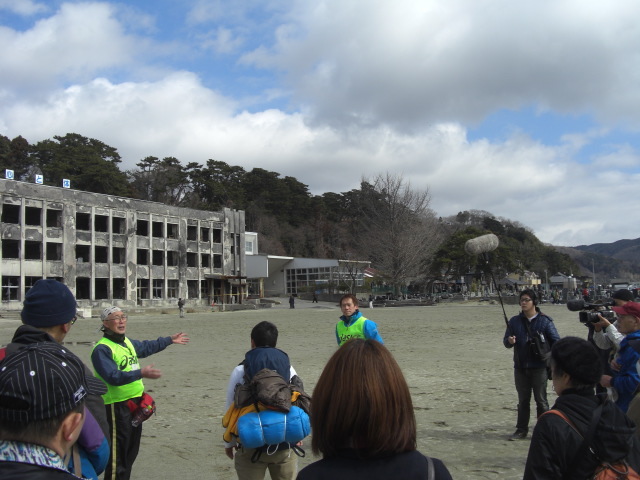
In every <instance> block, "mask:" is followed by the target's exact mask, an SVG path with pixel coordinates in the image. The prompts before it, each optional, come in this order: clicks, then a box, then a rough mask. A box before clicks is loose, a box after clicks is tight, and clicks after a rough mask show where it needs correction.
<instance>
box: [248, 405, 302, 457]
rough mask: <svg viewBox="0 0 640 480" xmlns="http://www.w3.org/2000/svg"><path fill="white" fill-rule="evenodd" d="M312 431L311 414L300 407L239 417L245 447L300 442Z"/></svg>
mask: <svg viewBox="0 0 640 480" xmlns="http://www.w3.org/2000/svg"><path fill="white" fill-rule="evenodd" d="M309 433H311V423H310V421H309V415H307V413H306V412H305V411H304V410H302V409H301V408H298V407H295V406H294V407H291V410H289V413H284V412H276V411H274V410H264V411H262V412H259V413H258V412H252V413H246V414H244V415H243V416H241V417H240V418H239V419H238V436H239V437H240V443H241V444H242V446H243V447H245V448H258V447H262V446H263V445H277V444H278V443H283V442H288V443H292V444H293V443H298V442H299V441H300V440H302V439H303V438H304V437H306V436H307V435H309Z"/></svg>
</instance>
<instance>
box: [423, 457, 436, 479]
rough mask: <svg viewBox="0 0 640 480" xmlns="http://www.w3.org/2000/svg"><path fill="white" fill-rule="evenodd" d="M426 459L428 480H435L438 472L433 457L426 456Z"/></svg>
mask: <svg viewBox="0 0 640 480" xmlns="http://www.w3.org/2000/svg"><path fill="white" fill-rule="evenodd" d="M425 458H426V459H427V480H435V478H436V471H435V467H434V466H433V459H432V458H431V457H427V456H426V455H425Z"/></svg>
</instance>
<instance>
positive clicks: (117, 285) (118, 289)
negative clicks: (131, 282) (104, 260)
mask: <svg viewBox="0 0 640 480" xmlns="http://www.w3.org/2000/svg"><path fill="white" fill-rule="evenodd" d="M126 296H127V288H126V283H125V279H124V278H114V279H113V298H117V299H119V300H124V299H125V298H126Z"/></svg>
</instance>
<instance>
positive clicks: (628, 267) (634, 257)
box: [555, 238, 640, 284]
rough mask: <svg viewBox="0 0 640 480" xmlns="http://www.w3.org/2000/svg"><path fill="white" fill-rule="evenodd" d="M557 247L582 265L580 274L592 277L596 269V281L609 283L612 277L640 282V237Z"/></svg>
mask: <svg viewBox="0 0 640 480" xmlns="http://www.w3.org/2000/svg"><path fill="white" fill-rule="evenodd" d="M555 249H556V250H558V251H559V252H561V253H566V254H567V255H569V256H570V257H571V258H572V259H573V260H574V261H575V262H576V263H577V264H578V265H579V266H580V268H581V272H580V273H579V275H583V276H589V277H590V276H592V275H593V272H594V270H595V275H596V283H599V284H608V283H611V280H612V279H623V280H628V281H629V282H636V283H637V282H640V238H637V239H635V240H618V241H617V242H613V243H594V244H593V245H578V246H577V247H555ZM574 273H575V272H574Z"/></svg>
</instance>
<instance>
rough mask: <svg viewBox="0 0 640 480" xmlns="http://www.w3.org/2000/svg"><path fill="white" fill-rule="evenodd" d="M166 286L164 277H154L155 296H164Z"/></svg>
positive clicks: (153, 292)
mask: <svg viewBox="0 0 640 480" xmlns="http://www.w3.org/2000/svg"><path fill="white" fill-rule="evenodd" d="M163 288H164V280H163V279H162V278H154V279H153V287H152V289H153V291H152V292H151V293H152V294H153V298H163V296H162V290H163Z"/></svg>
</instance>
